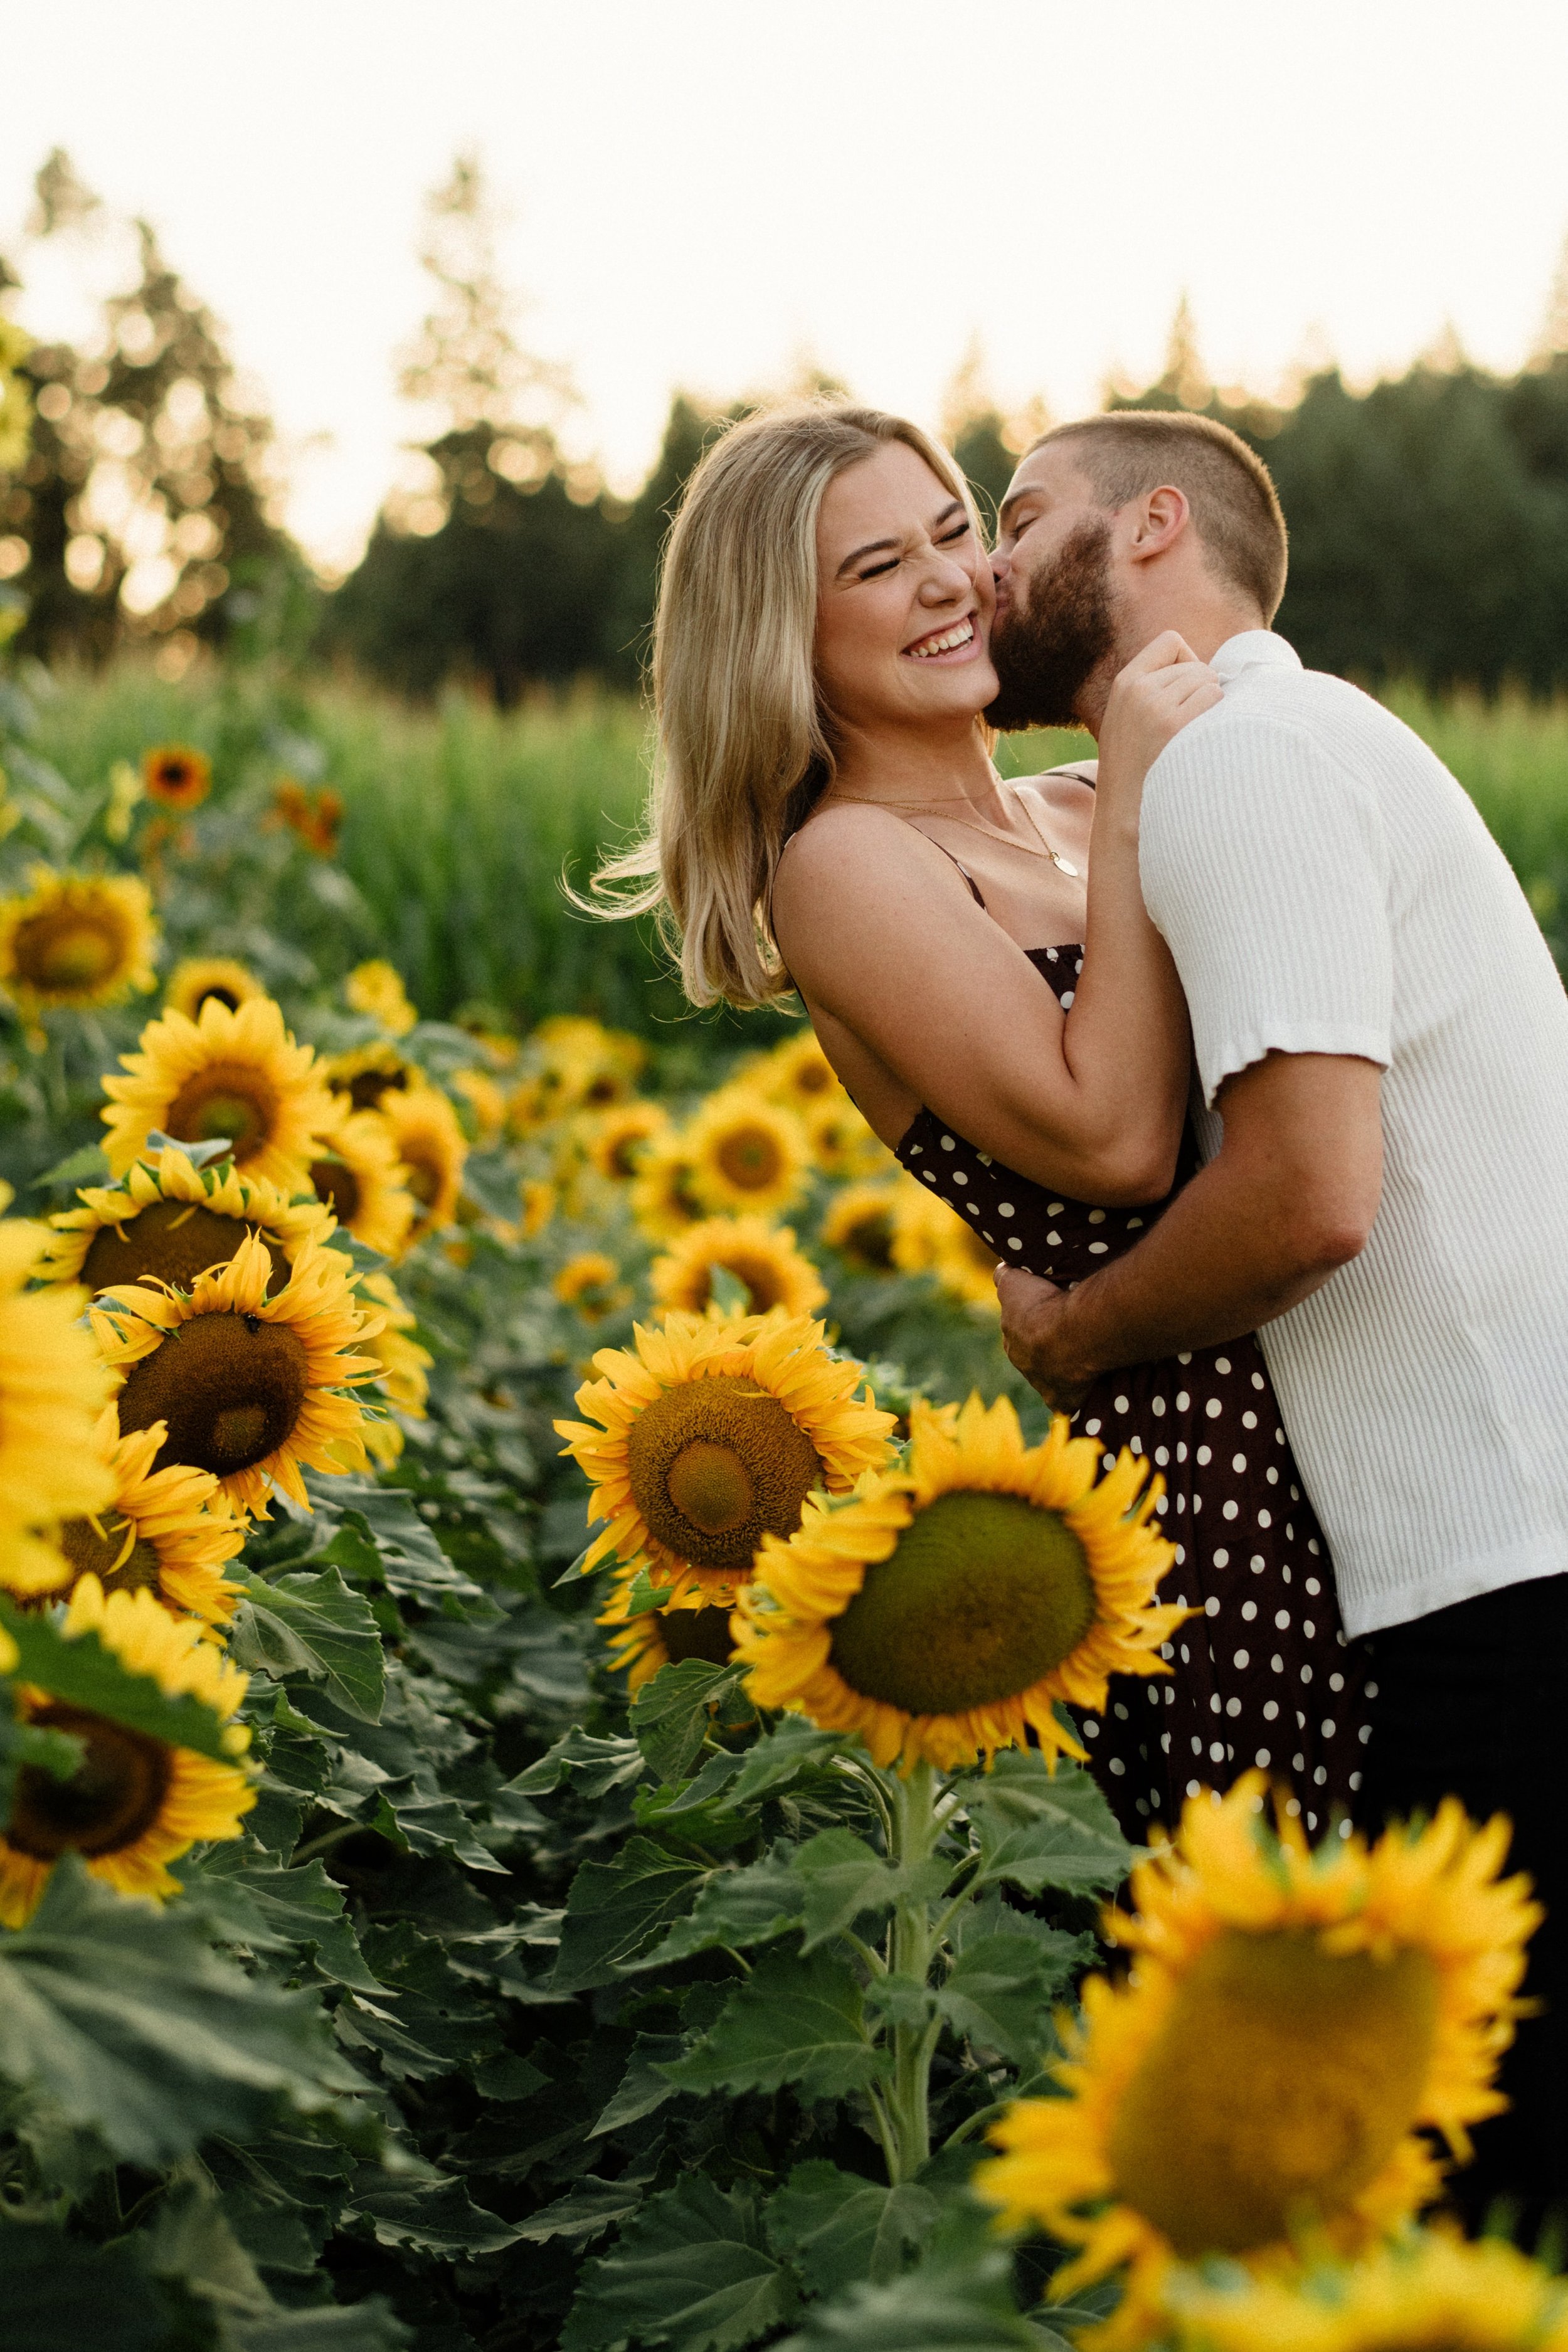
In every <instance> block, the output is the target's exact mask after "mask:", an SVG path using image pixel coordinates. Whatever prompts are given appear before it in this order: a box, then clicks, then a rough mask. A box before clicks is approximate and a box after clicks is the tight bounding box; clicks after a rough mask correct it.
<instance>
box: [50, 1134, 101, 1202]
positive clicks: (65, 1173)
mask: <svg viewBox="0 0 1568 2352" xmlns="http://www.w3.org/2000/svg"><path fill="white" fill-rule="evenodd" d="M108 1174H109V1162H108V1160H106V1159H105V1158H104V1156H103V1152H102V1150H101V1149H100V1146H99V1145H98V1144H96V1143H84V1144H83V1145H82V1147H81V1149H80V1150H79V1151H72V1152H70V1153H68V1155H67V1157H66V1158H65V1159H64V1160H58V1161H57V1162H56V1164H55V1166H54V1167H53V1168H46V1169H45V1171H44V1172H43V1174H42V1175H41V1176H35V1177H34V1179H33V1185H32V1189H33V1191H34V1192H42V1190H43V1188H44V1186H45V1185H46V1184H88V1183H90V1182H91V1181H92V1180H93V1178H94V1177H95V1176H96V1177H97V1178H98V1179H99V1180H100V1181H103V1180H104V1179H105V1178H107V1176H108Z"/></svg>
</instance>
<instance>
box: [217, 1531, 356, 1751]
mask: <svg viewBox="0 0 1568 2352" xmlns="http://www.w3.org/2000/svg"><path fill="white" fill-rule="evenodd" d="M227 1573H228V1575H229V1577H230V1579H231V1580H232V1581H233V1582H235V1583H236V1584H238V1585H240V1586H241V1587H242V1588H243V1590H244V1591H245V1595H246V1598H245V1601H244V1602H243V1603H242V1605H241V1608H240V1611H239V1614H238V1616H237V1618H236V1620H235V1625H234V1633H233V1637H232V1640H231V1643H230V1647H231V1649H232V1651H233V1654H234V1655H235V1657H236V1659H237V1661H238V1663H239V1664H241V1665H242V1666H248V1667H250V1668H252V1669H253V1670H255V1669H257V1668H259V1670H260V1671H261V1672H262V1673H263V1674H268V1675H272V1676H273V1677H274V1679H278V1678H280V1677H281V1676H282V1675H292V1674H302V1675H308V1676H309V1677H310V1680H311V1681H312V1682H324V1683H325V1685H326V1686H327V1689H328V1691H329V1692H330V1694H331V1696H332V1697H333V1698H334V1699H336V1701H337V1703H338V1705H339V1706H341V1707H342V1708H344V1709H345V1710H346V1711H347V1713H348V1714H350V1715H352V1716H355V1717H358V1719H359V1720H360V1722H362V1723H379V1722H380V1720H381V1710H382V1705H383V1702H384V1697H385V1694H386V1654H385V1652H384V1650H383V1648H382V1644H381V1633H380V1632H379V1630H378V1628H377V1625H376V1622H375V1619H374V1615H373V1614H372V1612H371V1609H370V1605H369V1603H368V1602H367V1601H365V1600H364V1599H363V1596H362V1595H361V1594H359V1593H357V1592H351V1591H349V1589H348V1586H347V1585H346V1584H345V1583H344V1582H343V1580H342V1577H341V1576H340V1574H339V1573H338V1570H336V1569H335V1568H326V1569H322V1570H319V1571H318V1572H317V1573H316V1574H314V1575H311V1574H309V1573H307V1572H303V1571H299V1572H296V1573H295V1574H293V1575H291V1576H279V1577H277V1578H274V1579H273V1580H271V1581H270V1582H268V1580H267V1579H266V1578H265V1577H260V1576H257V1575H256V1574H254V1573H253V1571H252V1570H249V1569H247V1568H242V1567H240V1566H238V1565H237V1564H236V1565H233V1566H231V1567H230V1568H229V1570H227Z"/></svg>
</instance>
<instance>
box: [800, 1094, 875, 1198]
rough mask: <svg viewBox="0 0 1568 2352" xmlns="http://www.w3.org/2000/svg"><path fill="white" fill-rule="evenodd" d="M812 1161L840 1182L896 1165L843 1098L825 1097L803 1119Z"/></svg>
mask: <svg viewBox="0 0 1568 2352" xmlns="http://www.w3.org/2000/svg"><path fill="white" fill-rule="evenodd" d="M803 1124H804V1126H805V1139H806V1143H807V1145H808V1146H809V1148H810V1151H811V1156H812V1159H813V1160H815V1161H816V1165H817V1167H818V1168H820V1169H821V1171H822V1172H823V1174H824V1175H825V1176H831V1177H833V1178H835V1179H836V1180H837V1181H839V1182H843V1181H846V1180H847V1179H848V1178H850V1177H854V1176H875V1175H877V1174H878V1173H879V1171H883V1170H886V1169H889V1168H892V1167H896V1166H897V1164H898V1163H897V1161H896V1160H894V1158H893V1155H892V1153H891V1152H890V1151H889V1149H888V1147H887V1145H886V1144H885V1143H884V1142H883V1141H882V1139H881V1138H880V1136H879V1135H877V1134H876V1133H874V1131H873V1130H872V1129H870V1128H869V1127H868V1125H867V1123H866V1121H865V1120H864V1119H863V1118H861V1116H860V1113H859V1112H858V1110H857V1109H856V1108H855V1106H854V1104H853V1103H852V1102H851V1101H850V1099H849V1097H848V1096H847V1095H844V1096H841V1097H834V1096H829V1097H828V1099H827V1100H826V1102H819V1103H816V1104H815V1105H813V1106H812V1107H811V1108H809V1109H808V1110H806V1111H805V1113H804V1115H803Z"/></svg>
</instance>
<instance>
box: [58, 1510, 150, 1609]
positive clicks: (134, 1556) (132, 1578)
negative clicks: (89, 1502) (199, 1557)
mask: <svg viewBox="0 0 1568 2352" xmlns="http://www.w3.org/2000/svg"><path fill="white" fill-rule="evenodd" d="M100 1530H101V1532H100ZM130 1533H131V1522H130V1520H129V1519H120V1518H114V1517H111V1516H110V1514H109V1513H107V1512H106V1513H105V1514H104V1516H103V1517H102V1518H101V1519H99V1520H96V1521H95V1520H92V1519H68V1520H67V1521H66V1523H65V1526H64V1527H63V1528H61V1529H60V1534H59V1545H60V1549H61V1550H62V1551H63V1552H64V1554H65V1556H66V1558H67V1559H68V1560H69V1562H70V1565H71V1575H72V1580H73V1581H74V1580H75V1579H76V1578H77V1577H79V1576H89V1575H91V1576H96V1577H97V1579H98V1580H99V1582H100V1584H101V1585H102V1587H103V1589H104V1591H106V1592H139V1591H144V1592H162V1591H163V1584H162V1581H161V1580H160V1577H159V1573H158V1550H157V1546H156V1545H155V1544H150V1543H148V1542H147V1541H146V1539H145V1538H138V1540H137V1541H136V1542H135V1543H133V1544H132V1545H131V1546H130V1548H129V1549H127V1546H126V1538H127V1537H128V1536H129V1535H130Z"/></svg>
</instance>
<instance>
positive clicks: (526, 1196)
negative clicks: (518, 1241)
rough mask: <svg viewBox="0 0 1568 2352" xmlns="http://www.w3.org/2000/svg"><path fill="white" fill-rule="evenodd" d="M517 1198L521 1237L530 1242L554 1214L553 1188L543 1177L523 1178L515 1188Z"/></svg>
mask: <svg viewBox="0 0 1568 2352" xmlns="http://www.w3.org/2000/svg"><path fill="white" fill-rule="evenodd" d="M517 1197H518V1202H519V1204H520V1205H521V1210H522V1237H523V1239H524V1241H530V1242H531V1241H532V1240H533V1239H534V1238H535V1236H536V1235H538V1234H542V1232H543V1231H544V1228H545V1226H546V1225H547V1224H548V1223H550V1220H551V1219H552V1217H553V1215H554V1214H555V1205H556V1197H557V1196H556V1191H555V1187H554V1185H553V1184H552V1183H549V1182H547V1181H546V1180H545V1179H544V1178H543V1177H540V1176H525V1177H524V1178H523V1180H522V1181H521V1184H520V1185H519V1186H518V1188H517Z"/></svg>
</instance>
